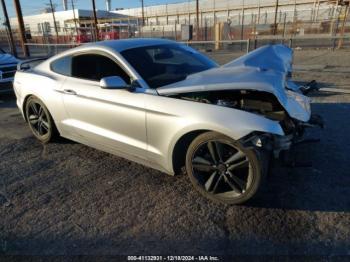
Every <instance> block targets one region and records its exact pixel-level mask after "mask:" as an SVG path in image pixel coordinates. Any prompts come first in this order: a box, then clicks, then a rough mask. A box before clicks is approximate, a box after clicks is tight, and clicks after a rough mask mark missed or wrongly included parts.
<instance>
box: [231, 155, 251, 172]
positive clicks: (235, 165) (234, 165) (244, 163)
mask: <svg viewBox="0 0 350 262" xmlns="http://www.w3.org/2000/svg"><path fill="white" fill-rule="evenodd" d="M247 165H248V159H247V158H244V159H243V160H242V161H240V162H238V163H235V164H232V165H230V166H229V167H228V168H227V170H228V171H232V170H234V169H238V168H242V167H244V166H247Z"/></svg>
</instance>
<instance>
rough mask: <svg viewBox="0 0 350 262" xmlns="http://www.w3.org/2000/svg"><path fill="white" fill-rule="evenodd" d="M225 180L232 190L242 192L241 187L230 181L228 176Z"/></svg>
mask: <svg viewBox="0 0 350 262" xmlns="http://www.w3.org/2000/svg"><path fill="white" fill-rule="evenodd" d="M225 182H226V183H227V184H228V185H229V186H230V187H231V188H232V190H233V191H235V192H236V193H238V194H242V188H238V187H237V186H235V185H234V184H233V183H231V181H230V179H229V178H228V177H226V179H225Z"/></svg>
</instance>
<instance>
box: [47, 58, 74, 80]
mask: <svg viewBox="0 0 350 262" xmlns="http://www.w3.org/2000/svg"><path fill="white" fill-rule="evenodd" d="M71 63H72V58H71V57H70V56H65V57H62V58H59V59H57V60H55V61H53V62H52V63H51V70H52V71H54V72H56V73H58V74H61V75H65V76H70V74H71Z"/></svg>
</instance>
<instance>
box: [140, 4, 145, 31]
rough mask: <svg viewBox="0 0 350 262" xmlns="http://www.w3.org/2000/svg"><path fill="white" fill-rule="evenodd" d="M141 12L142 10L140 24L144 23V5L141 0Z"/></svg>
mask: <svg viewBox="0 0 350 262" xmlns="http://www.w3.org/2000/svg"><path fill="white" fill-rule="evenodd" d="M141 12H142V26H144V25H145V6H144V3H143V0H141Z"/></svg>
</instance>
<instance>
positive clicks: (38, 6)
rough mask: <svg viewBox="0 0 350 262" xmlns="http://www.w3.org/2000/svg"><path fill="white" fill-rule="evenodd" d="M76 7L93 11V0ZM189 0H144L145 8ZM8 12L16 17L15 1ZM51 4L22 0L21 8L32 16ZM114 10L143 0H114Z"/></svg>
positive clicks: (100, 4)
mask: <svg viewBox="0 0 350 262" xmlns="http://www.w3.org/2000/svg"><path fill="white" fill-rule="evenodd" d="M67 1H68V7H69V8H71V0H67ZM73 1H74V5H75V6H76V8H81V9H91V8H92V4H91V3H92V2H91V0H73ZM95 1H96V8H97V9H103V10H105V9H106V5H105V1H104V0H95ZM187 1H188V0H144V4H145V6H148V5H155V4H167V3H168V4H169V3H177V2H187ZM5 2H6V6H7V11H8V13H9V16H10V17H13V16H15V11H14V8H13V0H5ZM49 2H50V0H20V3H21V6H22V13H23V15H31V14H37V13H39V12H40V10H42V9H43V8H45V7H46V6H47V4H48V3H49ZM111 2H112V5H111V6H112V9H115V8H120V7H123V8H132V7H140V6H141V0H112V1H111ZM52 3H53V4H56V5H57V10H62V8H63V5H62V0H52ZM0 11H1V12H0V18H1V20H2V21H3V12H2V9H1V8H0Z"/></svg>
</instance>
